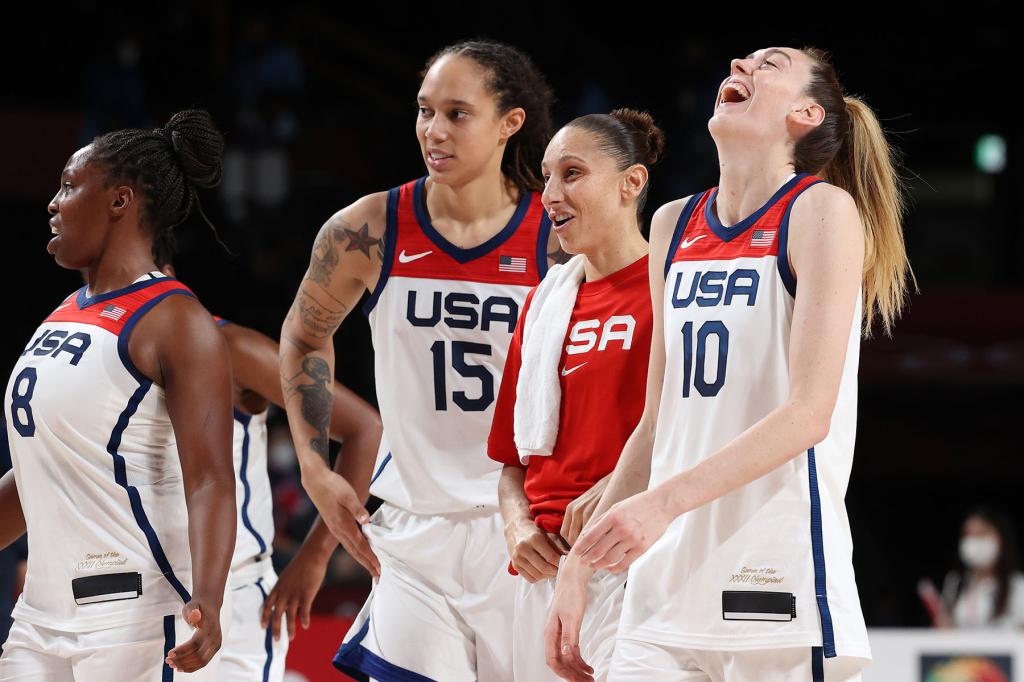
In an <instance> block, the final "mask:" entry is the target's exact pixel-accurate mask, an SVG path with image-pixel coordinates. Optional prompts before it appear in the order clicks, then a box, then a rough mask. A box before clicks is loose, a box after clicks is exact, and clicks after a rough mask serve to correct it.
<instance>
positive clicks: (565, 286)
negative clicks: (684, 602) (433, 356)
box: [488, 109, 664, 682]
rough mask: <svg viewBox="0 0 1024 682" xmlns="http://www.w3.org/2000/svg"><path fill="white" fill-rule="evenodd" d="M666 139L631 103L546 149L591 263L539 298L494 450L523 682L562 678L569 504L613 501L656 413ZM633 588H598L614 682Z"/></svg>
mask: <svg viewBox="0 0 1024 682" xmlns="http://www.w3.org/2000/svg"><path fill="white" fill-rule="evenodd" d="M663 145H664V138H663V135H662V132H661V130H659V129H658V127H657V126H655V125H654V122H653V121H652V120H651V117H650V116H649V115H648V114H646V113H640V112H637V111H633V110H630V109H619V110H616V111H613V112H612V113H611V114H590V115H587V116H582V117H580V118H577V119H575V120H574V121H572V122H571V123H569V124H568V125H566V126H565V127H564V128H562V129H561V130H560V131H559V132H558V133H557V134H556V135H555V136H554V138H552V140H551V143H550V144H549V145H548V148H547V152H546V153H545V155H544V163H543V166H542V168H543V173H544V179H545V186H544V194H543V200H544V208H545V209H546V210H547V212H548V217H549V218H550V219H551V221H552V224H553V225H554V230H555V233H556V234H557V236H558V239H559V241H560V243H561V245H562V248H563V250H565V251H566V252H568V253H574V254H579V255H577V256H576V257H574V258H573V259H572V260H570V261H569V262H568V263H567V264H565V265H560V266H556V267H555V268H552V270H551V272H550V273H549V274H548V277H547V278H546V279H545V280H544V282H543V283H542V284H541V285H540V286H539V287H537V288H536V289H534V290H533V291H532V292H531V294H530V297H529V299H528V301H527V304H526V308H525V309H524V311H523V314H522V315H521V316H520V318H519V324H518V326H517V327H516V333H515V335H514V336H513V337H512V345H511V346H510V347H509V356H508V360H507V362H506V363H505V373H504V376H503V378H502V382H501V391H500V393H499V394H498V404H497V406H496V408H495V413H494V423H493V425H492V427H491V433H490V437H489V439H488V454H489V455H490V457H491V458H492V459H494V460H497V461H499V462H501V463H502V464H504V465H505V466H504V470H503V471H502V475H501V482H500V484H499V491H498V497H499V500H500V502H501V510H502V516H503V517H504V519H505V540H506V542H507V543H508V549H509V555H510V556H511V558H512V563H511V569H513V570H514V571H515V572H516V573H518V574H519V576H520V577H521V578H522V579H521V580H518V581H516V599H515V611H514V616H513V641H512V652H513V671H514V674H515V679H516V680H521V681H523V682H527V681H529V682H540V681H541V680H555V679H556V677H555V675H554V673H552V672H551V670H549V669H548V668H547V666H545V664H544V638H543V628H544V619H545V616H546V613H547V609H548V605H549V604H550V601H551V597H552V595H553V593H554V580H553V578H554V577H555V574H556V572H557V570H558V564H559V560H560V557H561V555H562V554H564V549H563V548H565V549H567V548H568V547H569V546H571V545H572V544H573V543H574V542H575V540H576V536H577V535H578V533H579V531H580V527H579V526H580V525H581V524H580V523H579V520H578V517H579V514H576V515H575V516H576V517H577V520H576V522H575V523H574V521H573V516H574V515H573V514H572V513H567V507H568V506H570V505H576V503H577V501H578V500H580V499H581V498H582V497H583V496H584V495H587V494H588V493H590V492H591V491H595V490H596V491H598V492H597V494H598V495H599V494H600V490H601V486H600V485H598V484H599V482H601V481H602V480H604V479H605V478H606V477H607V476H608V474H609V473H611V471H612V469H613V468H614V467H615V462H616V460H617V459H618V455H619V453H620V452H621V451H622V446H623V444H624V443H625V442H626V439H627V438H628V437H629V434H630V433H632V431H633V429H634V427H635V426H636V424H637V422H638V421H639V419H640V414H641V413H642V412H643V392H644V386H645V385H646V381H647V362H648V354H649V351H650V336H651V305H650V289H649V285H648V281H647V279H648V268H647V242H646V241H645V240H644V238H643V236H642V235H641V234H640V226H639V219H640V212H641V211H642V210H643V207H644V203H645V200H646V198H647V190H648V185H649V174H650V167H651V166H652V165H654V163H656V162H657V160H658V157H659V156H660V154H661V150H662V147H663ZM549 330H550V331H549ZM524 338H525V339H526V341H525V343H524ZM541 346H546V347H547V348H546V349H542V348H541ZM545 350H546V351H547V353H545ZM545 357H546V358H547V362H545ZM556 361H557V364H556ZM609 391H614V394H615V395H614V397H613V396H612V395H610V394H609ZM549 392H550V393H551V394H552V395H546V394H547V393H549ZM517 402H519V403H526V404H517ZM530 405H543V406H545V407H542V408H541V409H540V410H537V411H534V412H531V411H530V410H529V409H528V407H529V406H530ZM548 406H549V407H548ZM545 412H547V414H548V415H554V416H555V417H556V421H553V422H552V423H551V424H550V425H549V426H548V427H547V428H545V429H543V430H542V431H541V432H539V433H531V430H532V429H531V426H532V425H531V424H529V423H525V422H526V421H529V420H531V419H532V420H537V419H541V420H543V419H544V418H545V414H544V413H545ZM595 499H596V498H595ZM624 582H625V577H624V576H622V575H615V574H611V573H605V574H604V575H602V576H601V577H600V578H599V579H598V580H596V581H594V583H593V584H592V585H591V587H592V589H591V592H590V595H589V605H590V611H589V612H588V614H587V615H588V618H587V620H586V622H585V623H584V624H583V628H582V632H581V647H582V649H583V651H584V652H585V654H584V655H585V656H586V657H587V660H588V661H589V662H590V663H591V665H592V666H593V667H594V669H596V672H595V673H594V675H595V677H596V678H597V679H601V680H604V679H606V677H605V674H606V673H607V668H608V663H609V662H610V660H611V654H612V645H613V643H614V637H615V629H616V627H617V626H618V621H619V612H620V609H621V606H622V595H623V589H622V588H623V583H624Z"/></svg>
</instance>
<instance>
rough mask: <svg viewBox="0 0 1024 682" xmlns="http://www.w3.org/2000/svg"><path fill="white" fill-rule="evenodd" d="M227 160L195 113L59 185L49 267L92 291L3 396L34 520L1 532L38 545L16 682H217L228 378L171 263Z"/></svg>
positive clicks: (16, 481) (209, 125)
mask: <svg viewBox="0 0 1024 682" xmlns="http://www.w3.org/2000/svg"><path fill="white" fill-rule="evenodd" d="M223 148H224V142H223V138H222V137H221V135H220V133H219V132H218V131H217V129H216V128H215V127H214V126H213V122H212V121H211V120H210V117H209V115H208V114H206V112H202V111H185V112H181V113H178V114H175V115H174V116H172V117H171V119H170V121H169V122H168V123H167V125H165V126H164V127H163V128H158V129H156V130H120V131H116V132H112V133H108V134H106V135H103V136H101V137H98V138H96V140H94V141H93V142H92V144H89V145H88V146H86V147H83V148H82V149H80V150H78V151H77V152H75V153H74V154H73V155H72V156H71V158H70V159H69V160H68V162H67V165H66V166H65V168H64V170H63V172H62V173H61V182H60V185H61V187H60V190H59V191H58V192H57V194H56V195H55V196H54V197H53V199H52V200H51V202H50V205H49V212H50V214H51V216H52V217H51V219H50V227H51V231H52V233H53V235H54V236H53V238H52V239H51V240H50V242H49V244H48V246H47V250H48V251H49V252H50V253H51V254H53V256H54V258H55V260H56V261H57V263H58V264H59V265H61V266H62V267H65V268H69V269H75V270H80V271H82V272H84V273H85V277H86V282H87V285H86V286H85V287H83V288H82V289H80V290H79V291H77V292H75V293H73V294H71V295H70V296H68V297H67V298H66V299H64V301H63V302H62V303H61V304H60V305H59V306H58V307H57V308H56V309H55V310H54V311H53V312H52V313H51V314H50V315H49V317H47V319H46V320H45V321H44V323H43V325H42V326H41V327H40V329H39V331H38V332H37V333H36V334H35V335H34V337H33V339H32V340H31V342H30V343H29V344H28V346H27V348H26V349H25V351H24V352H23V353H22V355H21V358H20V359H19V360H18V363H17V364H16V365H15V369H14V373H13V375H12V378H11V382H10V384H8V388H7V391H6V393H5V394H4V409H5V417H6V421H7V425H8V427H7V432H6V434H5V437H8V438H9V442H10V449H11V455H12V459H13V462H14V469H13V472H12V473H9V474H7V475H5V476H4V477H3V480H2V484H0V506H3V508H4V509H12V508H15V507H18V506H19V501H20V509H21V510H22V516H21V519H20V522H19V520H18V519H17V518H12V516H13V515H7V516H5V517H4V521H5V522H6V523H5V525H4V527H3V529H2V537H0V542H2V543H3V544H4V545H6V544H7V543H8V542H10V540H11V539H13V538H14V537H17V536H18V535H20V534H21V533H22V532H24V531H26V529H27V531H28V541H29V545H30V556H29V564H28V573H27V577H26V582H25V590H24V592H23V593H22V596H21V598H20V599H19V601H18V605H17V607H16V608H15V613H14V617H15V624H14V627H13V628H12V630H11V635H10V638H9V639H8V641H7V643H6V644H5V646H4V653H3V657H2V658H0V680H4V682H7V681H8V680H11V681H13V680H18V681H19V682H25V681H28V680H47V681H48V682H49V681H69V682H70V681H71V680H74V681H75V682H84V681H87V680H96V681H99V680H110V679H125V680H139V681H152V682H164V681H166V680H170V679H177V676H178V674H179V672H193V671H196V670H199V669H201V668H202V671H201V672H200V673H198V674H196V675H193V676H190V678H189V679H197V680H200V679H211V680H212V679H216V677H215V676H216V669H215V666H214V665H207V664H208V663H210V661H211V659H212V658H213V656H214V654H215V653H216V652H217V650H218V649H219V648H220V645H221V637H222V634H221V616H222V613H221V611H222V608H221V607H222V603H223V600H224V598H225V597H224V584H225V579H226V577H227V573H228V568H229V565H230V561H231V550H232V548H233V547H234V543H235V496H234V493H235V486H234V476H233V472H232V468H231V372H230V361H229V358H228V353H227V346H226V344H225V342H224V338H223V336H222V335H221V334H220V332H219V331H218V330H217V325H216V324H215V323H214V321H213V318H212V317H211V316H210V314H209V313H207V312H206V310H205V309H204V308H203V307H202V306H201V305H200V304H199V303H198V302H197V301H196V300H195V298H194V296H192V294H191V292H190V291H189V290H188V289H187V288H185V287H184V286H183V285H181V284H180V283H179V282H177V280H174V279H173V278H169V277H165V276H164V275H163V274H162V273H160V272H159V271H158V270H157V267H156V264H155V262H154V243H159V242H166V241H168V240H170V239H171V238H172V229H173V228H174V226H176V225H178V224H180V223H181V222H182V221H184V220H185V219H186V218H187V217H188V216H189V215H190V214H191V213H192V211H193V210H194V209H197V208H198V199H197V195H196V188H198V187H211V186H213V185H215V184H216V183H217V181H218V180H219V178H220V168H221V154H222V152H223ZM224 611H225V612H229V611H230V609H229V608H227V607H225V608H224ZM224 622H225V623H226V622H229V618H225V619H224ZM190 626H191V627H190ZM192 628H195V630H194V632H193V631H192ZM186 640H187V641H186ZM204 666H206V667H205V668H204Z"/></svg>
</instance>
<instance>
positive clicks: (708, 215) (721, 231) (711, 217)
mask: <svg viewBox="0 0 1024 682" xmlns="http://www.w3.org/2000/svg"><path fill="white" fill-rule="evenodd" d="M808 175H810V173H797V174H796V175H795V176H793V177H792V178H790V179H789V181H788V182H786V183H785V184H784V185H783V186H782V187H780V188H779V189H778V190H777V191H776V192H775V194H773V195H772V196H771V198H770V199H769V200H768V201H766V202H765V203H764V205H763V206H762V207H761V208H759V209H757V210H756V211H754V212H753V213H752V214H750V215H749V216H747V217H746V218H744V219H743V220H741V221H739V222H738V223H736V224H735V225H733V226H732V227H726V226H725V225H723V224H722V222H721V221H720V220H719V219H718V216H717V215H716V214H715V211H714V210H713V209H714V206H715V198H716V197H718V188H717V187H716V188H714V189H713V190H711V196H710V197H708V201H707V203H706V204H704V219H705V220H707V222H708V227H709V228H711V231H712V232H714V233H715V234H716V235H718V238H719V239H721V240H722V241H723V242H729V241H732V240H733V239H735V238H736V237H738V236H740V235H741V234H743V233H744V232H746V231H747V230H749V229H750V227H751V226H752V225H753V224H754V223H756V222H757V221H758V220H760V219H761V216H763V215H764V214H765V213H767V212H768V209H770V208H771V207H772V206H774V205H775V202H777V201H778V200H779V199H781V198H782V197H783V195H784V194H786V192H788V191H789V190H791V189H793V187H794V185H796V183H798V182H800V181H801V180H803V179H804V178H806V177H807V176H808Z"/></svg>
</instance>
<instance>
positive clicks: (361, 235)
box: [344, 223, 384, 260]
mask: <svg viewBox="0 0 1024 682" xmlns="http://www.w3.org/2000/svg"><path fill="white" fill-rule="evenodd" d="M344 229H345V237H346V238H348V244H347V245H346V246H345V250H346V251H362V252H363V255H364V256H366V257H367V258H369V259H370V260H373V256H372V255H370V250H371V249H372V250H373V251H374V253H375V254H376V255H377V256H378V257H380V258H383V256H384V240H383V239H375V238H373V237H371V236H370V224H369V223H363V226H362V227H361V228H359V230H352V229H349V228H347V227H346V228H344Z"/></svg>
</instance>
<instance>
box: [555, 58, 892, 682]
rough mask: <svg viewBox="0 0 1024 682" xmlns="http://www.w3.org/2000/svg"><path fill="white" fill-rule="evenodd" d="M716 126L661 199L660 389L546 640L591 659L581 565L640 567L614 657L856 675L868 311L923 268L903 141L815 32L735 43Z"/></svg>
mask: <svg viewBox="0 0 1024 682" xmlns="http://www.w3.org/2000/svg"><path fill="white" fill-rule="evenodd" d="M708 129H709V130H710V132H711V135H712V137H713V139H714V141H715V144H716V146H717V147H718V159H719V168H720V175H721V179H720V183H719V185H718V187H715V188H712V189H710V190H708V191H705V192H701V193H699V194H695V195H693V196H691V197H688V198H686V199H681V200H678V201H674V202H672V203H670V204H667V205H666V206H663V207H661V208H660V209H659V210H658V211H657V212H656V213H655V216H654V218H653V220H652V225H651V252H652V258H651V261H650V262H651V279H650V282H651V297H652V303H653V305H654V307H655V311H656V312H655V317H654V332H653V339H654V342H653V344H652V346H651V354H650V357H651V362H650V366H649V369H648V387H647V404H646V406H645V410H644V415H643V417H642V418H641V419H640V423H639V425H638V426H637V428H636V430H634V432H633V434H632V436H630V439H629V441H628V442H627V444H626V446H625V448H624V449H623V452H622V457H621V458H620V460H619V463H618V465H617V466H616V469H615V472H614V473H613V475H612V479H611V481H610V482H609V484H608V488H607V490H606V491H605V493H604V495H603V497H602V499H601V503H600V505H599V506H598V509H597V511H596V512H595V517H596V518H597V521H596V522H595V523H594V524H593V525H592V526H591V527H589V528H588V529H587V530H586V531H585V532H584V533H583V534H582V535H581V536H580V538H579V540H578V541H577V543H576V545H575V546H574V547H573V550H572V552H571V553H570V555H569V556H568V558H567V559H566V560H565V562H564V564H563V566H562V568H561V570H560V572H559V582H558V588H557V590H556V594H555V597H554V603H553V605H552V608H551V612H550V615H549V618H548V624H547V628H546V634H545V637H546V639H547V645H548V649H547V651H548V662H549V663H550V664H551V665H552V666H553V667H554V669H555V671H556V672H558V673H559V674H560V675H561V676H562V677H564V678H566V679H570V680H574V681H575V680H589V679H591V674H590V671H589V670H588V669H587V665H586V662H585V661H584V659H583V658H582V657H581V652H580V648H579V639H578V638H579V632H580V627H581V623H582V622H583V621H582V615H583V613H584V611H585V608H586V589H585V588H586V585H587V582H588V580H589V579H590V577H591V575H592V574H593V573H594V572H595V571H596V570H602V569H607V570H609V571H611V572H612V573H621V572H623V571H625V570H627V569H628V570H629V580H628V584H627V588H626V594H625V598H624V603H623V607H622V620H621V622H620V624H619V629H618V633H617V635H616V637H617V640H616V644H615V653H614V657H613V660H612V663H611V672H610V673H609V678H610V679H614V680H616V681H620V680H621V681H630V680H637V681H640V680H650V679H658V680H680V681H681V680H705V681H707V680H714V681H716V682H717V681H719V680H730V681H731V680H797V679H800V680H814V681H815V682H819V681H826V680H827V681H833V680H834V681H843V682H846V681H853V680H859V679H860V670H861V669H862V668H863V667H864V665H865V664H866V663H867V661H868V660H870V656H871V653H870V649H869V647H868V640H867V632H866V629H865V626H864V619H863V616H862V615H861V612H860V601H859V598H858V595H857V586H856V581H855V580H854V575H853V567H852V564H851V554H852V551H853V548H852V542H851V539H850V537H851V536H850V529H849V524H848V521H847V516H846V509H845V506H844V497H845V493H846V485H847V481H848V480H849V476H850V469H851V467H852V464H853V446H854V437H855V431H856V417H857V364H858V356H859V349H860V344H859V341H860V338H861V333H862V330H863V332H864V333H865V334H866V333H867V332H868V331H869V330H870V328H871V322H872V320H873V319H874V318H875V317H876V316H877V317H881V320H882V323H883V327H884V328H885V330H886V331H888V330H889V328H890V326H891V324H892V321H893V320H894V319H895V317H896V316H897V315H898V313H899V310H900V307H901V304H902V301H903V297H904V294H905V291H906V287H907V284H906V279H907V275H908V272H909V266H908V263H907V258H906V253H905V251H904V249H903V238H902V230H901V224H900V220H901V206H902V203H901V200H900V193H899V191H898V185H897V183H896V181H895V178H896V176H895V170H894V168H893V164H892V159H891V151H890V148H889V147H888V145H887V144H886V141H885V137H884V135H883V134H882V132H881V128H880V127H879V125H878V121H877V120H876V118H875V116H874V114H873V113H872V112H871V110H870V109H868V108H867V107H866V106H865V105H864V104H863V103H862V102H860V101H859V100H856V99H854V98H851V97H844V96H843V93H842V89H841V87H840V85H839V82H838V81H837V79H836V77H835V72H834V71H833V69H832V67H831V65H829V63H828V61H827V60H826V59H825V56H824V55H823V54H822V53H821V52H819V51H817V50H810V49H809V50H795V49H792V48H768V49H764V50H758V51H757V52H754V53H753V54H751V55H748V56H747V57H746V58H744V59H734V60H733V61H732V64H731V67H730V73H729V76H728V77H727V78H726V79H725V80H724V81H723V83H722V86H721V88H720V89H719V93H718V97H717V98H716V100H715V102H714V109H713V113H712V116H711V119H710V120H709V122H708ZM812 173H815V174H817V176H815V175H812ZM798 283H799V287H798Z"/></svg>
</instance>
